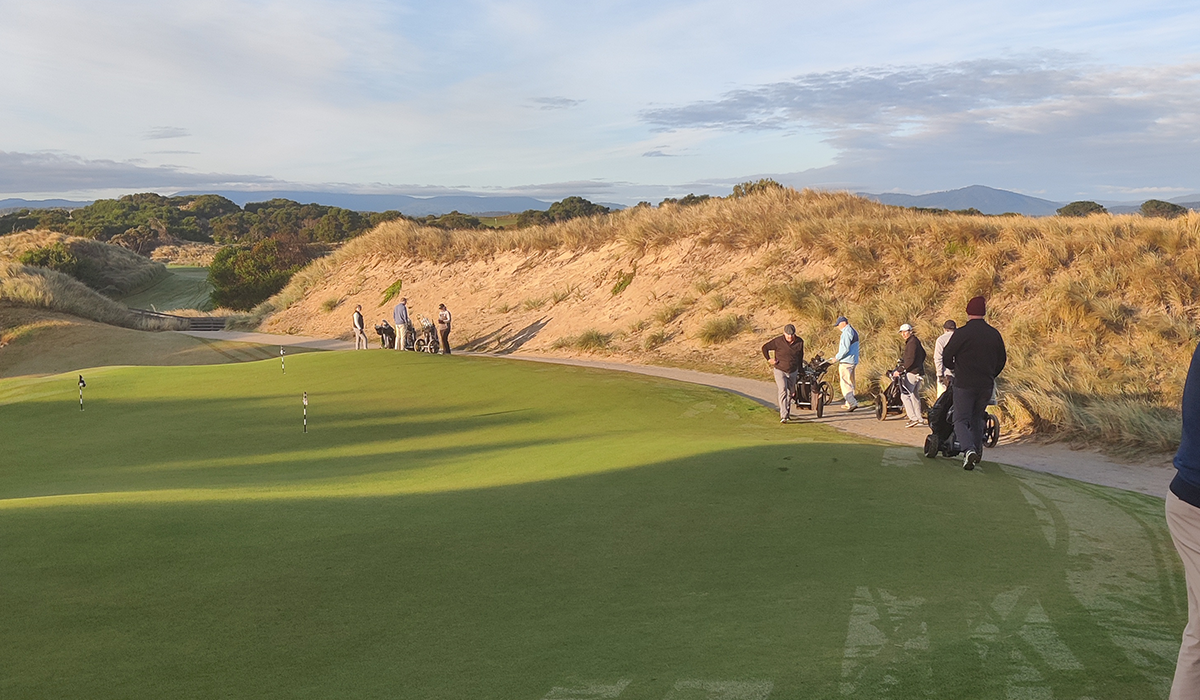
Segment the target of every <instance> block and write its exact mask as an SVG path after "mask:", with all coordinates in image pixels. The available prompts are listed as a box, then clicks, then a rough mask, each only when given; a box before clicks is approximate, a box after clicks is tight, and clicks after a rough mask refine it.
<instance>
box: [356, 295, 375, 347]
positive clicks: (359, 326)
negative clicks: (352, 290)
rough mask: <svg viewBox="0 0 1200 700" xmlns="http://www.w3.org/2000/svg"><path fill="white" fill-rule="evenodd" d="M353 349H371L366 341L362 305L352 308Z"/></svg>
mask: <svg viewBox="0 0 1200 700" xmlns="http://www.w3.org/2000/svg"><path fill="white" fill-rule="evenodd" d="M353 324H354V349H355V350H360V349H361V350H367V349H369V348H370V347H371V343H370V341H368V340H367V330H366V325H365V324H364V322H363V315H362V304H359V305H358V306H356V307H354V317H353Z"/></svg>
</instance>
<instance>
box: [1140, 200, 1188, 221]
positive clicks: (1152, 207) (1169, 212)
mask: <svg viewBox="0 0 1200 700" xmlns="http://www.w3.org/2000/svg"><path fill="white" fill-rule="evenodd" d="M1187 212H1188V210H1187V207H1181V206H1179V205H1178V204H1172V203H1170V202H1164V201H1162V200H1161V199H1150V200H1146V201H1145V202H1142V216H1156V217H1159V218H1161V219H1174V218H1175V217H1177V216H1183V215H1184V214H1186V213H1187Z"/></svg>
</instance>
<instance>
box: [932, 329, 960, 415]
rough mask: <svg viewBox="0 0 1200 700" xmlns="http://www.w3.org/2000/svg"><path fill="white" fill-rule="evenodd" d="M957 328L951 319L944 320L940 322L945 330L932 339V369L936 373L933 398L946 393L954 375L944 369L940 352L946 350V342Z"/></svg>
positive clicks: (938, 397) (935, 398)
mask: <svg viewBox="0 0 1200 700" xmlns="http://www.w3.org/2000/svg"><path fill="white" fill-rule="evenodd" d="M957 328H958V324H957V323H955V322H954V321H953V320H949V321H946V322H945V323H943V324H942V330H943V331H945V332H944V333H942V334H941V335H939V336H938V337H937V340H935V341H933V371H934V372H936V373H937V396H935V397H934V400H935V401H936V400H937V399H940V398H941V397H942V394H944V393H946V389H947V387H949V386H950V380H951V379H952V378H953V377H954V373H953V372H951V371H950V370H948V369H946V365H945V364H943V363H942V354H943V353H945V351H946V343H949V342H950V338H952V337H953V336H954V331H955V330H956V329H957Z"/></svg>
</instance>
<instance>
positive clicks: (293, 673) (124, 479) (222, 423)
mask: <svg viewBox="0 0 1200 700" xmlns="http://www.w3.org/2000/svg"><path fill="white" fill-rule="evenodd" d="M85 376H86V377H87V379H88V388H87V389H86V391H87V402H88V403H87V410H86V411H84V412H82V413H81V412H80V411H79V410H78V405H77V394H76V389H75V385H74V382H75V376H74V375H71V376H66V377H56V378H46V379H21V380H6V381H3V382H0V440H2V441H3V454H4V461H3V464H2V465H0V593H2V595H3V601H4V604H3V605H0V697H10V696H11V697H35V698H36V697H45V698H51V697H53V698H61V697H172V698H187V697H196V698H209V697H279V698H285V697H286V698H294V697H314V698H318V697H319V698H328V697H338V698H354V697H370V698H375V697H397V698H472V699H474V698H497V699H508V698H529V699H531V700H538V699H540V698H549V699H553V698H558V699H559V700H561V699H563V698H604V697H619V698H620V699H621V700H630V699H632V700H641V699H643V698H644V699H654V700H661V699H664V698H669V699H671V700H685V699H691V698H707V699H711V698H733V699H740V698H766V697H770V698H810V697H813V698H835V697H839V698H840V697H850V698H887V697H894V698H912V697H932V698H1013V697H1029V698H1046V697H1057V698H1082V697H1092V698H1147V697H1165V691H1164V688H1165V684H1166V683H1167V681H1168V679H1169V676H1170V672H1171V669H1172V668H1173V656H1174V652H1175V650H1176V649H1177V645H1178V641H1177V639H1178V633H1179V631H1180V630H1181V628H1182V624H1183V621H1184V596H1183V588H1182V575H1181V572H1180V568H1179V566H1178V564H1177V562H1176V560H1175V558H1174V553H1173V551H1172V550H1171V547H1170V541H1169V538H1168V536H1167V535H1166V532H1165V528H1164V527H1163V525H1162V517H1161V506H1162V503H1161V501H1158V500H1156V499H1153V498H1149V497H1145V496H1140V495H1136V494H1130V493H1125V492H1119V491H1114V490H1111V489H1104V488H1101V487H1094V486H1087V485H1083V484H1078V483H1074V482H1068V481H1065V480H1061V479H1057V478H1055V477H1049V476H1044V475H1038V474H1033V473H1030V472H1025V471H1022V470H1009V471H1003V470H1001V469H999V468H998V467H996V466H995V465H993V464H990V463H985V465H984V467H983V469H982V470H980V471H976V472H974V473H967V472H964V471H963V470H962V469H960V468H958V467H957V465H956V464H953V463H951V462H949V461H929V460H924V459H922V458H921V457H919V456H918V453H917V451H916V450H910V449H907V448H895V447H884V446H878V445H871V444H856V443H854V442H852V441H850V440H849V439H848V438H845V437H843V436H841V435H839V434H836V433H833V432H831V431H829V430H827V429H824V428H819V427H816V426H780V425H778V424H777V422H776V421H775V420H774V419H773V412H772V411H771V410H769V409H765V408H761V407H758V406H755V405H753V404H751V403H749V402H747V401H744V400H742V399H739V398H737V397H734V396H732V395H729V394H725V393H721V392H718V391H715V390H710V389H706V388H702V387H694V386H688V385H681V384H674V383H670V382H666V381H661V380H655V379H651V378H646V377H637V376H628V375H614V374H608V373H602V372H595V371H589V370H584V369H578V368H569V367H561V366H545V365H532V364H525V363H519V362H508V361H499V360H490V359H484V358H460V357H450V358H446V357H436V356H427V355H414V354H403V355H399V354H396V353H386V352H380V351H375V352H369V353H353V352H344V353H328V354H310V355H304V356H297V357H294V358H289V361H288V373H287V374H286V375H284V374H282V373H281V372H280V369H279V365H278V363H277V362H262V363H250V364H242V365H230V366H221V367H194V368H119V369H103V370H92V371H89V372H86V373H85ZM302 391H308V392H309V398H310V406H309V419H310V422H309V433H308V434H307V435H305V434H302V433H301V426H300V417H301V415H300V410H301V405H300V396H301V392H302Z"/></svg>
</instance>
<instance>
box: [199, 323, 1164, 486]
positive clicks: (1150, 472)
mask: <svg viewBox="0 0 1200 700" xmlns="http://www.w3.org/2000/svg"><path fill="white" fill-rule="evenodd" d="M184 332H186V333H187V334H188V335H193V336H197V337H202V338H213V339H220V340H237V341H241V342H246V343H260V344H263V345H296V346H300V347H307V348H314V349H320V350H349V349H352V348H353V344H352V343H350V342H349V341H345V340H335V339H328V338H307V337H304V336H287V335H275V334H270V333H243V332H237V331H212V332H200V331H184ZM462 354H464V355H471V356H477V357H493V358H500V359H512V360H523V361H529V362H546V363H550V364H559V365H572V366H575V367H594V368H597V369H606V370H615V371H619V372H632V373H634V374H645V375H649V376H652V377H662V378H664V379H673V380H676V381H681V382H688V383H691V384H702V385H704V386H711V387H714V388H717V389H723V390H725V391H729V392H732V393H734V394H737V395H739V396H744V397H746V398H748V399H751V400H753V401H757V402H759V403H760V404H762V405H764V406H769V407H772V408H774V407H775V383H774V382H769V381H759V380H755V379H745V378H742V377H729V376H725V375H723V374H712V373H709V372H697V371H695V370H688V369H678V368H674V367H657V366H653V365H636V364H626V363H621V362H601V361H597V360H580V359H571V358H562V357H545V356H542V355H532V354H525V353H513V354H505V355H494V354H490V353H462ZM793 416H799V418H800V420H799V421H796V422H797V423H823V424H825V425H830V426H832V427H835V428H837V429H839V430H844V431H846V432H849V433H853V434H855V435H862V436H864V437H869V438H874V439H876V440H883V441H886V442H891V443H896V444H900V445H908V446H911V447H913V448H915V449H917V450H920V449H921V448H922V446H923V445H924V442H925V435H926V434H927V432H928V431H927V429H924V428H912V429H909V428H905V427H904V424H905V421H904V419H903V418H902V417H900V416H893V417H891V418H889V419H888V420H886V421H882V422H881V421H879V420H877V419H876V418H875V411H874V410H873V409H872V408H870V407H863V408H861V409H859V410H857V411H855V412H854V413H849V412H847V411H846V410H845V409H844V408H842V406H841V404H838V403H835V404H834V405H832V406H829V407H827V408H826V410H825V417H824V418H821V419H817V418H816V417H815V415H814V414H813V413H812V412H811V411H804V410H799V411H797V412H796V413H794V414H793ZM779 429H780V430H787V429H788V428H787V426H780V428H779ZM984 458H985V461H988V462H999V463H1001V464H1008V465H1012V466H1017V467H1023V468H1025V469H1031V470H1033V471H1039V472H1045V473H1047V474H1056V475H1058V476H1062V477H1066V478H1068V479H1074V480H1076V481H1083V482H1086V483H1090V484H1098V485H1100V486H1112V487H1115V488H1119V489H1124V490H1126V491H1136V492H1139V493H1145V494H1149V495H1151V496H1158V497H1160V498H1162V497H1165V495H1166V493H1167V485H1168V484H1169V483H1171V479H1172V478H1173V477H1174V476H1175V469H1174V467H1172V466H1171V455H1168V454H1157V455H1151V456H1150V457H1148V458H1147V459H1145V460H1141V461H1124V460H1121V459H1118V458H1116V457H1113V456H1110V455H1106V454H1104V453H1102V452H1100V451H1098V450H1092V449H1072V448H1070V447H1068V446H1066V445H1063V444H1058V443H1038V442H1033V441H1029V440H1017V441H1013V440H1011V439H1009V438H1006V437H1002V438H1001V440H1000V445H999V446H998V447H996V448H995V449H993V450H987V451H986V454H985V455H984Z"/></svg>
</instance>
